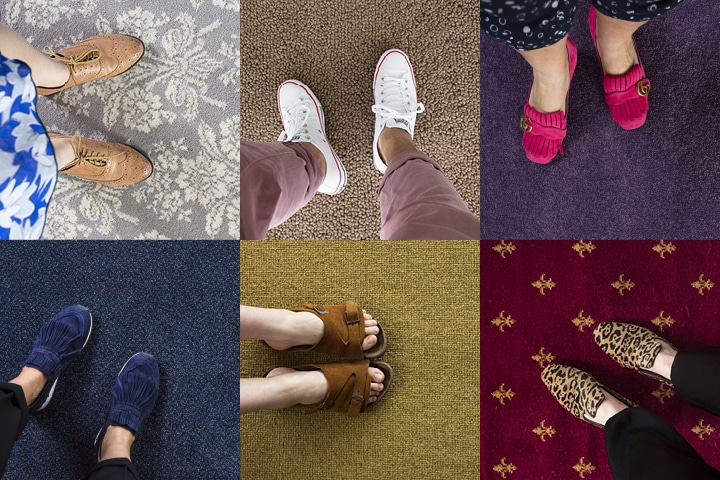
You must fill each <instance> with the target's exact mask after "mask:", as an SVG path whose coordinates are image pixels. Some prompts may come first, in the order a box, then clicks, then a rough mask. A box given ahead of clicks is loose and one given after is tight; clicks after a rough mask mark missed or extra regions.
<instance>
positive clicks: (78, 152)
mask: <svg viewBox="0 0 720 480" xmlns="http://www.w3.org/2000/svg"><path fill="white" fill-rule="evenodd" d="M70 145H71V146H72V149H73V153H74V154H75V160H73V161H72V162H70V163H69V164H67V165H66V166H65V167H63V168H61V170H67V169H69V168H71V167H74V166H75V165H78V164H81V163H87V164H88V165H92V166H93V167H105V166H107V164H108V159H110V158H113V157H117V156H119V155H122V152H118V153H115V154H113V155H103V154H101V153H96V152H93V151H91V150H88V149H86V148H85V147H83V145H82V137H81V136H80V135H78V134H75V135H73V136H72V138H71V139H70Z"/></svg>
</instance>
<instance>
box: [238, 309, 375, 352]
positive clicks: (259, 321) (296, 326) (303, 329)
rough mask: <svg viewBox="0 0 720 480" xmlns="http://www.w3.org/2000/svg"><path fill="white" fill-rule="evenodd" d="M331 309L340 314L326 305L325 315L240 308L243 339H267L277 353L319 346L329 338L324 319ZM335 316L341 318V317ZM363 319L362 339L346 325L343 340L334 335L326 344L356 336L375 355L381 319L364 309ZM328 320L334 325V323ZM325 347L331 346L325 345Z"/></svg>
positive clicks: (331, 327) (359, 324)
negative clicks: (326, 333) (278, 351)
mask: <svg viewBox="0 0 720 480" xmlns="http://www.w3.org/2000/svg"><path fill="white" fill-rule="evenodd" d="M355 305H356V304H355ZM330 310H333V311H334V312H335V311H337V313H339V312H340V309H339V308H337V307H332V308H328V307H326V306H323V308H322V309H319V311H320V312H324V313H323V314H322V316H321V314H320V313H318V312H317V311H313V310H311V309H303V310H301V311H292V310H285V309H276V308H258V307H250V306H245V305H240V340H263V341H264V342H265V343H267V344H268V345H269V346H270V347H272V348H274V349H276V350H287V349H290V348H294V349H296V350H297V347H298V346H303V347H312V346H318V345H319V344H320V342H321V341H322V340H323V337H324V336H325V322H324V321H323V318H324V317H325V315H327V314H329V312H330ZM335 316H336V317H337V315H335ZM362 316H363V318H362V319H361V321H360V322H358V324H357V325H358V332H357V333H359V334H361V335H362V340H359V338H358V337H357V336H355V335H352V333H354V332H352V333H351V329H352V328H353V327H352V326H346V329H347V332H340V337H335V336H333V337H332V338H328V339H326V340H325V343H337V339H338V338H351V335H352V338H353V339H357V340H358V341H359V343H360V348H361V350H362V351H363V352H366V354H367V352H373V351H374V349H373V347H375V345H377V344H378V336H379V335H381V329H380V326H379V324H378V322H377V320H375V319H374V318H373V317H372V316H371V315H370V314H368V313H367V312H366V311H365V310H362ZM359 320H360V319H359ZM326 321H328V322H330V321H331V320H329V319H328V320H326ZM328 329H330V330H335V326H333V325H328ZM322 346H323V347H325V346H328V345H325V344H323V345H322ZM330 347H331V346H330ZM307 349H311V348H307ZM376 353H380V352H376ZM361 357H362V355H359V356H358V358H361Z"/></svg>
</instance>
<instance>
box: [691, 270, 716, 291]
mask: <svg viewBox="0 0 720 480" xmlns="http://www.w3.org/2000/svg"><path fill="white" fill-rule="evenodd" d="M704 276H705V274H704V273H701V274H700V278H698V279H697V280H695V281H694V282H693V283H692V286H693V287H694V288H697V290H698V293H699V294H700V295H705V292H704V290H710V289H711V288H713V287H714V286H715V284H714V283H713V282H711V281H710V279H709V278H703V277H704Z"/></svg>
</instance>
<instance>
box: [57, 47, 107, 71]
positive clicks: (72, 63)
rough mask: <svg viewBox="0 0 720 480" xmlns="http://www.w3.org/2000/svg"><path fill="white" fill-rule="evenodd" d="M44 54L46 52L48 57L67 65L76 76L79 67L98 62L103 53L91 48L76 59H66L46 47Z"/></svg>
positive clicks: (75, 57)
mask: <svg viewBox="0 0 720 480" xmlns="http://www.w3.org/2000/svg"><path fill="white" fill-rule="evenodd" d="M43 52H45V54H46V55H48V56H49V57H50V58H55V59H57V60H59V61H61V62H63V63H64V64H66V65H67V66H68V67H70V71H71V72H72V73H73V74H75V69H76V68H77V67H78V66H82V65H88V64H90V63H94V62H97V61H98V60H99V59H100V55H101V52H100V50H98V49H97V48H90V49H88V50H87V51H85V52H84V53H81V54H80V55H76V56H74V57H72V56H70V57H66V56H64V55H62V54H60V53H56V52H55V51H53V49H52V48H51V47H50V46H47V45H46V46H45V48H43Z"/></svg>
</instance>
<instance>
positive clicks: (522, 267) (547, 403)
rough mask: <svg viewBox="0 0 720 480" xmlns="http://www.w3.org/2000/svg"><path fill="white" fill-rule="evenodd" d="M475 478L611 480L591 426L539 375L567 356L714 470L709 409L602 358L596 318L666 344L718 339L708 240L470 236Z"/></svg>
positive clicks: (718, 302)
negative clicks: (476, 397)
mask: <svg viewBox="0 0 720 480" xmlns="http://www.w3.org/2000/svg"><path fill="white" fill-rule="evenodd" d="M480 258H481V259H482V260H481V262H482V267H481V269H482V273H481V280H480V291H481V292H482V293H481V297H480V332H481V345H480V364H481V366H482V367H481V377H482V378H481V383H480V385H481V387H480V408H481V412H480V431H481V436H480V442H481V447H480V457H481V472H482V473H481V474H480V477H481V478H482V479H483V480H582V479H584V480H612V478H613V477H612V474H611V472H610V467H609V465H608V461H607V456H606V450H605V437H604V435H603V430H602V429H600V428H598V427H594V426H592V425H590V424H588V423H585V422H583V421H581V420H579V419H577V418H575V417H574V416H573V415H572V414H570V413H569V412H567V411H566V410H564V409H563V407H562V406H561V405H560V404H559V403H558V402H557V401H556V400H555V398H554V397H553V396H552V395H551V394H550V392H549V391H548V390H547V388H546V387H545V385H544V384H543V382H542V380H541V379H540V374H541V372H542V370H543V368H545V367H546V366H547V365H548V364H549V363H559V364H563V365H571V366H573V367H576V368H580V369H582V370H585V371H587V372H588V373H590V374H591V375H592V376H594V377H595V378H596V379H597V380H598V381H600V382H602V383H604V384H606V385H607V386H608V387H610V388H612V389H614V390H616V391H617V392H618V393H620V394H621V395H625V396H627V398H629V399H631V400H633V401H635V402H637V403H638V404H639V405H641V406H642V407H644V408H647V409H649V410H651V411H653V412H655V413H656V414H658V415H659V416H660V417H662V418H663V419H665V420H666V421H667V422H669V423H670V424H671V425H672V426H673V427H674V428H675V429H677V431H678V432H680V434H681V435H682V436H683V437H684V438H685V439H686V440H687V441H688V442H689V443H690V444H691V445H692V446H693V447H694V448H695V449H696V450H697V452H698V453H699V454H700V455H701V456H702V457H703V458H704V459H705V461H706V462H708V463H709V464H710V465H712V466H713V467H715V468H720V418H718V417H716V416H713V415H711V414H710V413H708V412H706V411H705V410H701V409H699V408H694V407H692V406H690V405H689V404H688V403H687V402H686V401H685V400H684V399H682V398H681V397H680V396H679V395H678V394H676V392H675V390H674V389H673V388H670V387H667V386H666V385H665V384H664V383H662V382H659V381H657V380H654V379H652V378H649V377H646V376H643V375H640V374H638V373H637V372H635V371H634V370H633V369H630V368H624V367H622V366H620V365H619V364H617V363H616V362H615V361H614V360H612V358H610V357H609V356H608V355H606V354H605V353H604V352H603V351H602V350H601V349H600V348H599V347H598V346H597V345H596V344H595V341H594V340H593V330H594V329H595V327H597V325H598V324H599V323H600V322H609V321H617V322H627V323H634V324H637V325H640V326H642V327H645V328H647V329H650V330H651V331H653V332H654V333H656V334H658V335H660V336H662V337H664V338H666V339H667V340H668V341H670V342H671V343H673V344H674V345H675V346H676V347H677V348H679V349H683V348H689V347H700V346H718V345H720V242H717V241H715V242H708V241H696V242H686V241H672V242H670V241H631V242H612V241H604V242H603V241H592V242H590V241H577V242H576V241H556V242H543V241H536V242H529V241H525V242H518V241H504V242H498V241H485V242H481V246H480Z"/></svg>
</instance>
